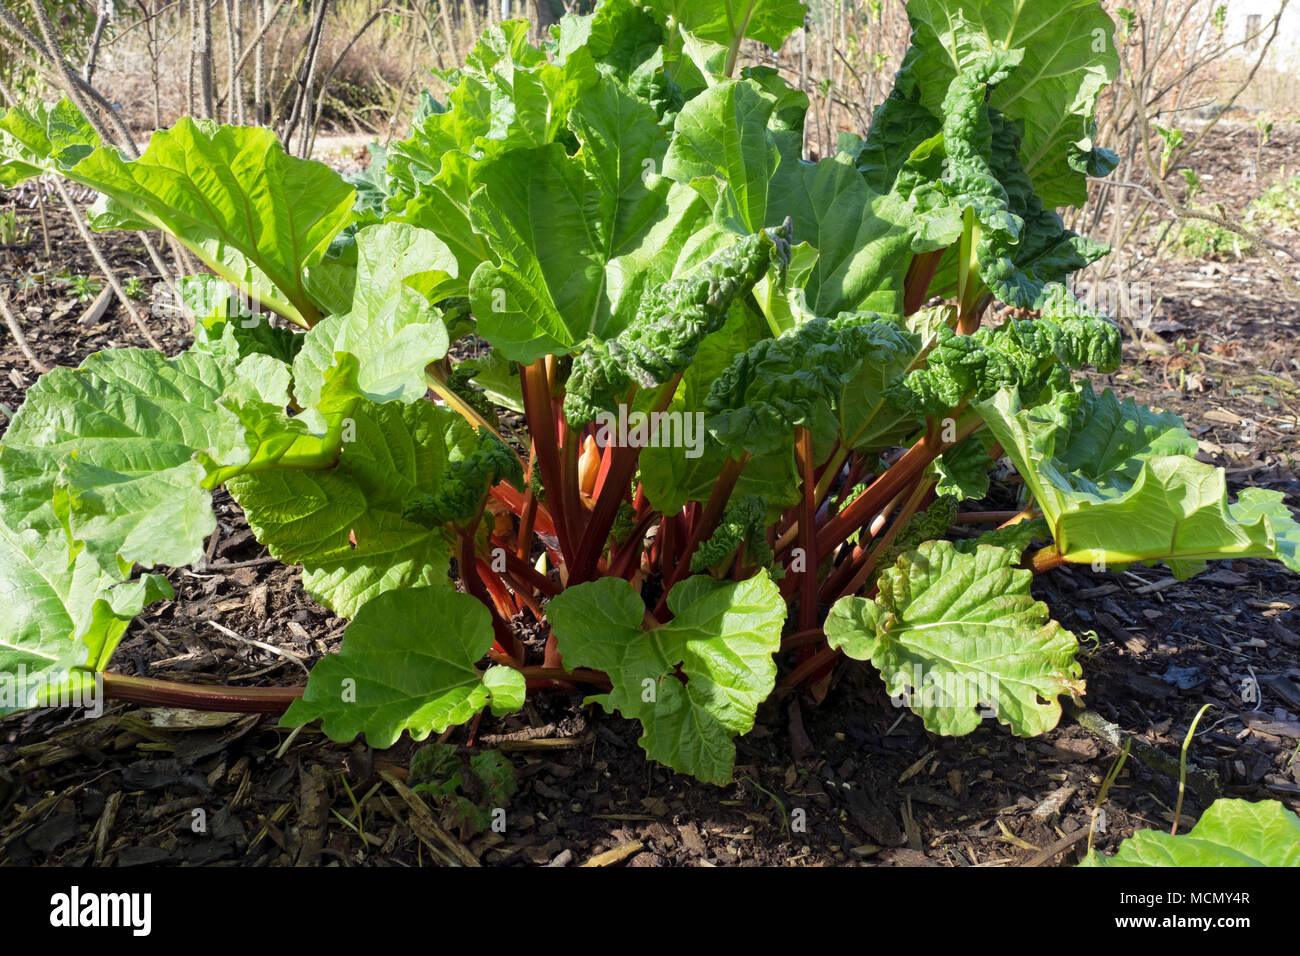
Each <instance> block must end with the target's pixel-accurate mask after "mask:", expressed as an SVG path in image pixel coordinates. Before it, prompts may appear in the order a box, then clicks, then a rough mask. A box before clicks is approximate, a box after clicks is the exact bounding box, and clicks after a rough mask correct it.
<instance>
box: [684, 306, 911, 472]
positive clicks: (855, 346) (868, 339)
mask: <svg viewBox="0 0 1300 956" xmlns="http://www.w3.org/2000/svg"><path fill="white" fill-rule="evenodd" d="M878 319H879V317H878V316H859V315H854V314H848V315H845V316H842V317H840V318H837V319H822V318H817V319H813V320H811V321H809V322H805V323H804V324H803V325H799V326H796V327H794V328H793V329H790V330H789V331H788V332H785V333H782V335H780V336H779V337H777V338H775V339H764V340H763V341H761V342H759V343H758V344H756V345H754V346H752V347H751V348H750V349H749V350H748V351H746V352H745V353H743V354H742V355H739V356H737V357H736V359H735V360H734V361H733V362H732V364H731V366H730V367H729V368H727V370H726V371H725V372H723V373H722V375H720V376H719V377H718V379H717V380H716V381H715V382H714V383H713V386H712V388H711V389H710V391H709V395H708V398H707V399H706V401H705V408H706V410H707V411H708V412H709V413H710V418H709V422H708V427H709V432H710V434H712V435H713V436H714V437H715V438H716V439H717V440H718V441H719V442H720V443H721V444H722V445H723V447H724V448H726V449H727V450H728V453H729V454H730V455H731V456H732V457H733V458H737V459H739V458H740V457H741V456H742V455H743V454H745V453H746V452H748V453H751V454H767V453H770V452H772V451H775V450H776V449H777V448H778V447H780V446H781V444H782V442H783V441H784V440H785V439H786V438H787V437H788V435H789V433H790V431H791V430H792V429H793V428H794V427H795V426H802V427H804V428H807V429H808V430H809V431H811V432H812V435H813V439H814V440H815V441H817V442H820V443H828V442H830V441H832V440H833V439H834V438H835V436H836V434H837V432H838V422H837V418H836V412H837V410H838V409H839V408H840V407H841V406H842V405H844V404H846V403H848V402H853V401H859V400H861V397H859V396H850V395H847V394H845V386H847V385H848V384H849V383H850V382H852V381H853V379H854V378H855V376H857V374H858V372H859V370H860V369H861V367H862V366H863V365H864V364H868V363H879V364H891V363H893V362H895V361H896V360H897V358H898V357H899V356H900V355H902V354H905V353H907V352H908V350H909V349H910V348H911V342H910V341H909V339H908V338H907V336H906V335H905V334H904V333H903V332H902V330H901V329H899V328H898V326H896V325H894V324H892V323H890V322H884V321H877V320H878Z"/></svg>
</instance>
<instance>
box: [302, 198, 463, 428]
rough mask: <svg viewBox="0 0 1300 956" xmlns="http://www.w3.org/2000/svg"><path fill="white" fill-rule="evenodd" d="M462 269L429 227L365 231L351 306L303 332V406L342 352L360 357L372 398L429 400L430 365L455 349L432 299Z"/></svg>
mask: <svg viewBox="0 0 1300 956" xmlns="http://www.w3.org/2000/svg"><path fill="white" fill-rule="evenodd" d="M456 268H457V266H456V259H455V257H454V256H453V255H452V254H451V250H449V249H448V248H447V246H446V244H445V243H444V242H443V241H442V240H441V239H439V238H438V237H437V236H435V235H434V234H433V233H432V232H429V231H428V230H427V229H419V228H416V227H415V226H411V225H407V224H405V223H387V224H385V225H380V226H369V227H367V228H365V229H362V230H361V231H360V232H358V233H357V278H356V287H355V292H354V293H353V300H352V310H351V311H350V312H347V313H344V314H341V315H332V316H330V317H329V318H327V319H325V320H324V321H323V322H321V323H319V324H318V325H316V326H315V327H314V328H313V329H312V330H311V331H310V332H308V333H307V335H306V336H304V341H303V343H302V347H301V350H300V351H299V352H298V356H297V358H296V359H295V361H294V364H293V371H294V392H295V394H296V395H297V396H298V402H299V404H301V405H303V406H308V405H314V404H316V402H317V401H318V400H319V398H320V391H321V388H322V386H323V384H324V381H325V370H326V369H328V368H330V367H331V366H332V365H333V364H334V354H335V353H336V352H349V353H351V354H352V355H355V356H356V357H357V360H358V363H359V369H358V375H357V385H358V387H359V389H360V391H361V394H362V395H364V396H365V397H366V398H368V399H370V400H371V401H373V402H387V401H394V400H396V401H403V402H413V401H416V400H417V399H420V398H423V397H424V395H425V393H426V392H427V391H428V385H427V384H426V382H425V378H424V368H425V366H426V365H428V364H429V363H430V362H433V361H435V360H437V359H440V358H442V357H443V356H444V355H446V354H447V346H448V341H447V328H446V326H445V325H444V324H443V321H442V316H441V314H440V313H439V312H438V310H437V309H435V308H434V307H433V306H432V305H431V304H430V303H431V302H432V301H436V300H438V299H440V298H442V297H443V296H444V295H445V293H446V290H447V287H448V285H449V284H450V282H451V280H452V279H454V278H455V276H456Z"/></svg>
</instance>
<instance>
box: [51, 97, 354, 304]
mask: <svg viewBox="0 0 1300 956" xmlns="http://www.w3.org/2000/svg"><path fill="white" fill-rule="evenodd" d="M64 175H66V176H67V177H68V178H69V179H73V180H75V181H77V182H79V183H82V184H84V185H86V186H89V187H90V188H92V189H96V190H98V191H99V192H101V193H103V194H104V195H105V196H107V197H108V199H109V203H108V205H107V206H106V207H105V210H104V212H103V213H102V214H101V215H100V216H99V217H97V221H96V223H95V225H96V228H110V227H111V228H134V227H135V226H137V225H139V224H140V221H143V222H144V223H147V224H150V225H152V226H153V227H156V228H159V229H162V230H164V231H166V232H169V233H171V234H172V235H174V236H175V237H176V238H177V239H179V240H180V241H181V242H183V243H185V245H187V246H188V247H189V248H190V249H192V250H193V251H194V252H195V254H196V255H198V256H199V258H201V259H202V260H203V261H204V263H205V264H207V265H208V266H209V267H210V268H211V269H212V270H213V271H214V272H216V273H217V274H218V275H220V276H222V277H223V278H225V279H226V280H228V281H229V282H232V283H234V284H235V285H238V286H239V287H241V288H244V289H247V290H249V291H250V292H251V293H252V294H253V295H255V296H256V297H257V298H259V299H261V300H262V301H263V302H264V303H266V304H267V305H269V306H270V307H272V308H273V309H275V310H276V311H278V312H282V313H283V314H285V315H287V316H289V317H292V318H295V319H297V320H298V321H300V322H304V323H306V324H308V325H310V324H312V323H314V322H315V321H316V320H317V319H319V317H320V312H319V310H318V309H317V307H316V305H315V303H314V302H313V301H312V298H311V296H310V295H309V294H308V291H307V287H306V271H307V269H308V267H309V266H312V265H315V264H316V263H317V262H319V261H320V260H321V259H322V258H323V257H324V255H325V252H326V250H327V249H328V248H329V245H330V242H331V241H332V240H333V239H334V237H335V236H336V235H337V234H338V233H339V231H340V230H341V229H342V228H343V227H344V226H346V225H347V224H348V223H349V222H350V221H351V220H352V205H353V203H354V201H355V199H356V191H355V190H354V189H353V188H352V187H351V186H349V185H348V184H347V183H345V182H344V181H343V177H341V176H340V175H339V174H338V173H336V172H335V171H334V170H332V169H330V168H329V167H328V166H326V165H325V164H324V163H317V162H313V161H310V160H305V159H297V158H295V157H293V156H290V155H289V154H288V153H286V152H285V151H284V147H283V146H282V145H281V144H280V141H279V140H278V139H277V138H276V136H275V134H274V133H272V132H271V131H270V130H269V129H263V128H261V127H252V126H217V125H216V124H214V123H210V122H204V121H199V122H196V121H194V120H192V119H190V118H189V117H181V119H180V120H178V121H177V123H176V125H175V126H173V127H172V128H171V129H168V130H160V131H158V132H156V133H154V134H153V137H152V138H151V139H150V140H149V146H148V148H147V149H146V150H145V151H144V153H143V154H142V155H141V156H140V158H139V159H136V160H129V161H128V160H125V159H123V158H122V157H121V156H120V155H119V154H118V153H117V151H116V150H113V149H110V148H107V147H105V148H101V149H97V150H96V151H95V152H94V153H92V154H91V155H90V156H88V157H86V159H84V160H82V161H81V162H80V163H78V164H77V165H76V166H74V167H72V168H70V169H68V170H66V171H65V173H64ZM123 210H124V211H125V212H126V213H129V215H123Z"/></svg>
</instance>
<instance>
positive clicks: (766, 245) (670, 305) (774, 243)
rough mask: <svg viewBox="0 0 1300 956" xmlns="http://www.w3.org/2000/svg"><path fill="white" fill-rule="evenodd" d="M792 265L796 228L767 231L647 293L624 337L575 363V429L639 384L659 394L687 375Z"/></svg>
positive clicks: (571, 416) (570, 408)
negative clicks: (740, 305) (763, 280)
mask: <svg viewBox="0 0 1300 956" xmlns="http://www.w3.org/2000/svg"><path fill="white" fill-rule="evenodd" d="M788 263H789V228H788V226H787V227H783V228H779V229H773V230H763V231H760V232H758V233H755V234H754V235H751V236H745V237H744V238H742V239H740V240H739V241H738V242H736V243H735V244H734V245H731V246H728V247H726V248H724V249H721V250H719V251H718V252H716V253H714V254H713V255H712V256H710V257H709V258H708V259H706V260H705V261H704V262H703V263H701V264H700V265H699V266H698V267H697V268H696V269H694V270H692V271H691V272H689V273H688V274H686V275H685V276H682V277H681V278H677V279H670V280H669V281H668V282H666V283H664V284H663V285H659V286H656V287H654V288H652V289H650V290H649V291H647V292H646V294H645V295H643V296H642V298H641V302H640V304H639V305H638V307H637V311H636V317H635V318H634V319H633V320H632V322H631V323H630V324H629V325H628V326H627V327H626V328H625V329H623V331H621V332H620V333H619V334H618V335H617V336H615V337H614V338H613V339H611V340H609V341H608V342H599V341H598V342H593V343H591V344H590V345H589V346H588V347H587V348H586V349H585V350H584V351H583V352H582V353H581V354H580V355H579V356H578V358H577V360H576V361H575V362H574V364H573V371H572V372H571V373H570V375H569V380H568V382H567V383H566V386H565V396H564V411H565V415H566V417H567V418H568V421H569V423H570V424H571V425H574V426H575V427H576V426H581V425H585V424H586V423H588V422H590V421H592V420H594V419H595V418H596V416H597V415H598V414H600V412H602V411H612V410H613V409H614V406H615V405H616V403H617V402H618V401H619V399H620V398H621V397H623V396H624V395H625V394H626V393H627V391H628V389H629V387H631V386H632V385H633V384H634V383H635V384H636V385H639V386H640V387H642V388H651V387H654V386H656V385H663V384H665V383H666V382H668V380H669V379H671V378H672V377H673V376H674V375H677V374H679V373H681V372H684V371H685V370H686V368H687V367H688V366H689V365H690V364H691V361H692V360H693V359H694V357H695V352H696V349H697V348H698V347H699V345H700V343H701V342H702V341H703V340H704V339H705V337H707V336H708V335H711V334H712V333H714V332H716V331H717V330H718V329H720V328H721V327H722V325H723V323H724V321H725V320H726V317H727V312H728V310H729V309H730V307H731V304H732V303H733V302H734V301H736V300H737V299H738V298H741V297H742V296H744V295H746V294H747V293H748V292H749V291H750V290H751V289H752V288H753V287H754V283H755V282H757V281H758V278H759V276H760V275H762V274H763V273H764V272H766V271H767V270H768V268H769V265H771V266H773V267H775V271H776V272H777V273H778V274H779V273H781V272H782V271H783V270H784V269H785V267H786V266H787V265H788Z"/></svg>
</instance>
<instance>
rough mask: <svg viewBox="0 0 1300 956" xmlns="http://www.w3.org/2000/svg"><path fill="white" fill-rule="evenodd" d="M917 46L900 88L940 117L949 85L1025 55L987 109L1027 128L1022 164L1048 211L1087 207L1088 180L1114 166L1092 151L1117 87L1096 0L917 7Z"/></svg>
mask: <svg viewBox="0 0 1300 956" xmlns="http://www.w3.org/2000/svg"><path fill="white" fill-rule="evenodd" d="M907 16H908V19H909V20H910V21H911V24H912V29H913V46H912V49H911V50H910V51H909V52H908V55H907V58H906V60H905V61H904V64H903V69H902V72H901V74H900V79H899V85H900V86H903V87H906V86H908V85H910V84H912V83H915V85H916V86H917V87H918V88H919V94H918V95H919V101H920V103H921V104H922V105H923V106H925V107H926V108H927V109H928V110H929V111H930V112H931V113H932V114H934V115H935V116H942V115H943V113H942V104H943V100H944V97H945V95H946V93H947V90H948V85H949V83H950V82H951V81H952V80H953V79H954V78H955V77H956V76H957V75H958V74H960V73H962V72H964V71H965V70H967V69H968V68H969V67H970V66H971V64H972V62H974V61H977V60H980V59H982V58H985V57H987V56H988V55H989V54H990V53H993V52H996V51H1011V50H1023V53H1024V58H1023V60H1022V62H1021V63H1020V66H1019V67H1018V68H1017V69H1016V70H1014V71H1013V72H1012V74H1011V75H1010V77H1009V78H1007V79H1006V80H1005V81H1004V82H1002V83H1000V84H999V85H998V86H997V88H996V89H995V90H994V91H993V92H992V94H991V95H990V97H989V106H990V107H992V108H993V109H995V110H998V111H999V112H1001V113H1003V114H1004V115H1006V116H1007V117H1008V118H1010V119H1011V120H1013V121H1015V122H1017V123H1020V124H1023V127H1024V140H1023V141H1022V143H1021V145H1020V160H1021V165H1022V166H1023V167H1024V169H1025V171H1026V172H1027V173H1028V174H1029V176H1030V178H1031V179H1032V180H1033V183H1034V187H1035V188H1036V190H1037V192H1038V194H1039V196H1041V197H1042V201H1043V204H1044V205H1045V206H1047V207H1049V208H1051V207H1054V206H1063V205H1074V206H1081V205H1083V201H1084V199H1085V198H1086V197H1087V182H1086V178H1085V177H1086V175H1087V174H1093V175H1098V174H1101V173H1103V172H1105V171H1106V170H1107V169H1108V168H1109V166H1110V165H1111V164H1112V163H1113V157H1109V156H1107V155H1106V154H1104V153H1103V152H1101V151H1098V150H1096V149H1095V148H1094V146H1093V142H1092V136H1093V133H1094V129H1095V125H1096V124H1095V122H1094V118H1093V117H1094V111H1095V107H1096V101H1097V96H1098V94H1099V93H1100V92H1101V91H1102V89H1103V88H1105V86H1106V85H1107V84H1108V83H1110V82H1111V80H1113V79H1114V78H1115V75H1116V73H1117V72H1118V70H1119V54H1118V53H1117V52H1116V51H1115V44H1114V39H1113V34H1114V30H1115V24H1114V23H1113V22H1112V21H1111V19H1110V17H1109V16H1108V15H1107V14H1106V12H1105V11H1104V10H1103V9H1102V6H1101V4H1099V3H1097V2H1096V0H1059V2H1052V3H1043V2H1041V0H1012V2H1006V0H911V2H909V3H908V5H907Z"/></svg>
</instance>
